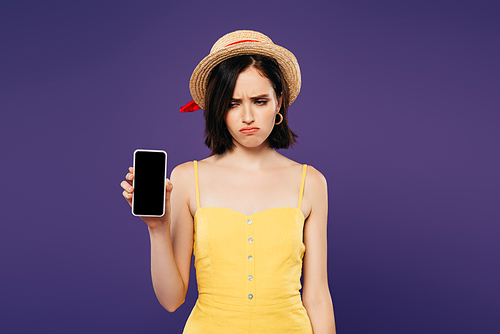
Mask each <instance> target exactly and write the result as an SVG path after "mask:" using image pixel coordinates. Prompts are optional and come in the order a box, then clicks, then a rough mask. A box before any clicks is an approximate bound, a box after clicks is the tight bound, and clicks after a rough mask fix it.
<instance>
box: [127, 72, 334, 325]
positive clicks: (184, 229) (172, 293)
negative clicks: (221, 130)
mask: <svg viewBox="0 0 500 334" xmlns="http://www.w3.org/2000/svg"><path fill="white" fill-rule="evenodd" d="M280 106H281V97H280V98H277V97H276V96H275V93H274V90H273V88H272V85H271V82H270V81H269V79H267V78H266V77H264V76H263V75H262V74H261V73H260V72H259V71H257V70H256V69H255V68H253V67H251V68H249V69H247V70H245V71H243V72H242V73H240V75H239V76H238V79H237V81H236V86H235V89H234V93H233V100H232V101H231V106H230V109H229V111H228V114H227V116H226V125H227V128H228V130H229V132H230V133H231V135H232V136H233V139H234V143H235V147H234V149H233V150H232V151H229V152H226V153H224V154H223V155H214V156H211V157H209V158H206V159H204V160H202V161H200V162H199V163H198V168H199V175H200V178H199V182H200V183H199V186H200V206H201V207H204V206H217V207H225V208H230V209H234V210H237V211H240V212H241V213H243V214H246V215H250V214H253V213H256V212H259V211H262V210H266V209H271V208H275V207H295V206H296V205H297V203H298V194H299V191H300V180H301V175H302V165H301V164H298V163H296V162H294V161H292V160H290V159H288V158H286V157H284V156H283V155H281V154H279V153H277V152H276V151H275V150H274V149H272V148H270V147H269V144H268V142H267V138H268V136H269V134H270V133H271V131H272V129H273V127H274V126H275V124H274V123H275V122H276V120H277V119H279V118H278V117H276V114H277V112H278V110H279V108H280ZM277 126H279V125H277ZM245 127H256V128H258V131H257V132H255V133H252V134H245V133H242V132H241V131H240V129H242V128H245ZM133 178H134V175H133V168H132V167H130V168H129V173H128V174H127V175H126V180H124V181H123V182H122V183H121V186H122V188H123V189H124V190H123V196H124V197H125V199H126V200H127V202H128V203H129V204H132V193H133V188H132V186H131V182H132V181H133ZM173 184H175V188H174V187H173ZM268 189H273V191H272V192H269V191H268ZM166 194H167V196H166V214H165V215H164V216H163V217H160V218H151V217H141V218H142V219H143V220H144V222H146V224H147V225H148V229H149V235H150V240H151V276H152V280H153V287H154V290H155V293H156V296H157V298H158V300H159V302H160V303H161V305H163V307H164V308H165V309H167V310H168V311H169V312H173V311H175V310H176V309H177V308H178V307H179V306H180V305H181V304H182V303H183V302H184V300H185V296H186V292H187V288H188V283H189V274H190V273H189V272H190V268H191V254H192V249H193V217H194V215H195V213H196V209H197V205H196V191H195V175H194V166H193V163H192V162H187V163H184V164H181V165H179V166H177V167H176V168H175V169H174V170H173V171H172V174H171V181H170V180H167V186H166ZM301 210H302V212H303V213H304V217H305V218H306V222H305V225H304V244H305V246H306V253H305V255H304V263H303V283H304V284H303V289H302V301H303V305H304V307H305V309H306V310H307V313H308V315H309V319H310V320H311V324H312V328H313V332H314V333H315V334H321V333H329V334H331V333H335V321H334V312H333V305H332V300H331V297H330V291H329V287H328V277H327V239H326V235H327V233H326V229H327V214H328V199H327V184H326V180H325V178H324V176H323V175H322V174H321V173H320V172H319V171H317V170H316V169H315V168H313V167H311V166H308V167H307V174H306V181H305V188H304V195H303V200H302V207H301Z"/></svg>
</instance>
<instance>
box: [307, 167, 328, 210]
mask: <svg viewBox="0 0 500 334" xmlns="http://www.w3.org/2000/svg"><path fill="white" fill-rule="evenodd" d="M327 207H328V190H327V184H326V178H325V176H324V175H323V174H322V173H321V172H320V171H319V170H317V169H316V168H314V167H313V166H309V165H308V166H307V171H306V181H305V186H304V200H303V204H302V210H303V212H304V213H305V216H306V217H307V218H309V215H311V214H312V213H313V212H316V214H315V215H314V216H316V217H317V216H318V214H319V215H320V216H321V217H325V218H326V212H327Z"/></svg>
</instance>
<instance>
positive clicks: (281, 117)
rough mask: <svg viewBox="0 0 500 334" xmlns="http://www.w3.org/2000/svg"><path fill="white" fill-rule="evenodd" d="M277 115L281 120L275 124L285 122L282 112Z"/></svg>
mask: <svg viewBox="0 0 500 334" xmlns="http://www.w3.org/2000/svg"><path fill="white" fill-rule="evenodd" d="M277 115H278V116H279V117H280V121H279V122H278V123H274V125H278V124H281V122H283V115H282V114H280V113H278V114H277Z"/></svg>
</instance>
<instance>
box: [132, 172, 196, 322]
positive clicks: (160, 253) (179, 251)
mask: <svg viewBox="0 0 500 334" xmlns="http://www.w3.org/2000/svg"><path fill="white" fill-rule="evenodd" d="M191 169H192V167H191ZM189 174H190V173H189V166H188V164H184V165H181V166H178V167H176V168H175V169H174V170H173V171H172V174H171V179H172V182H170V181H169V180H167V186H166V199H165V200H166V210H165V215H164V216H163V217H160V218H151V217H141V218H142V219H143V220H144V221H145V222H146V223H147V225H148V230H149V236H150V240H151V278H152V281H153V288H154V290H155V293H156V297H157V298H158V301H159V302H160V304H161V305H162V306H163V307H164V308H165V309H167V310H168V311H169V312H174V311H175V310H176V309H177V308H178V307H179V306H180V305H182V303H184V300H185V297H186V292H187V289H188V284H189V271H190V268H191V252H192V248H193V217H192V216H191V212H190V209H189V185H190V183H189ZM193 178H194V174H193ZM127 180H128V182H131V181H132V180H133V170H132V169H130V173H129V174H127ZM124 182H125V183H128V182H126V181H124ZM173 184H175V185H176V187H175V190H173ZM122 187H123V188H124V189H125V190H124V192H123V196H124V197H125V199H127V201H128V202H129V204H131V199H132V196H131V194H132V192H133V189H131V190H129V189H130V188H131V186H130V184H129V185H128V186H127V185H126V184H124V183H123V182H122Z"/></svg>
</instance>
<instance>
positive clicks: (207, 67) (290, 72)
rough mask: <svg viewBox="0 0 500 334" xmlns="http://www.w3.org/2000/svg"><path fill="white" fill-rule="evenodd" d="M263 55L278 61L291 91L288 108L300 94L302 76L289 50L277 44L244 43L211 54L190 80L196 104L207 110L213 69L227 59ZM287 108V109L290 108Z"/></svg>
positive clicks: (196, 69) (201, 63)
mask: <svg viewBox="0 0 500 334" xmlns="http://www.w3.org/2000/svg"><path fill="white" fill-rule="evenodd" d="M254 54H255V55H262V56H267V57H270V58H273V59H275V60H276V61H277V63H278V65H279V67H280V69H281V71H282V72H283V75H284V77H285V80H286V82H287V84H288V88H289V90H290V101H289V103H288V106H290V104H292V103H293V101H295V99H296V98H297V95H299V92H300V86H301V83H302V82H301V75H300V67H299V63H298V62H297V59H296V58H295V56H294V55H293V53H291V52H290V51H288V50H287V49H285V48H284V47H281V46H279V45H276V44H268V43H261V42H259V43H255V42H243V43H239V44H235V45H231V46H229V47H226V48H223V49H220V50H218V51H216V52H214V53H211V54H209V55H208V56H206V57H205V58H203V60H202V61H201V62H200V63H199V64H198V66H196V68H195V69H194V71H193V74H192V75H191V79H190V80H189V90H190V91H191V96H192V97H193V100H194V102H196V104H197V105H198V106H200V108H201V109H205V91H206V87H207V83H208V78H209V76H210V73H211V72H212V70H213V68H214V67H215V66H217V65H218V64H220V63H221V62H223V61H224V60H226V59H229V58H231V57H235V56H241V55H254ZM288 106H287V107H288Z"/></svg>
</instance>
